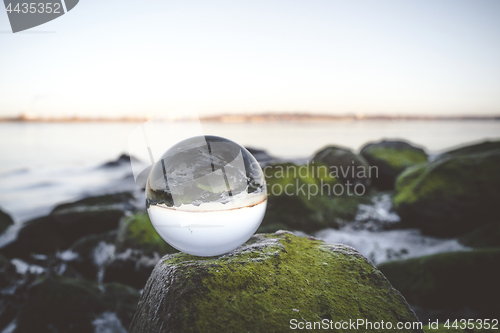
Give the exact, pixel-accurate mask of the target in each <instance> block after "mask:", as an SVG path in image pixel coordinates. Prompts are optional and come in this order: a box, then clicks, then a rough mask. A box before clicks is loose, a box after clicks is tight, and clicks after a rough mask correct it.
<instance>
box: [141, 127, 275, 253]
mask: <svg viewBox="0 0 500 333" xmlns="http://www.w3.org/2000/svg"><path fill="white" fill-rule="evenodd" d="M266 206H267V189H266V182H265V177H264V174H263V172H262V169H261V167H260V165H259V163H258V162H257V161H256V159H255V158H254V157H253V156H252V154H250V153H249V152H248V151H247V150H246V149H245V148H243V147H242V146H240V145H238V144H237V143H235V142H233V141H230V140H227V139H225V138H222V137H217V136H197V137H193V138H190V139H187V140H184V141H181V142H179V143H177V144H176V145H175V146H173V147H171V148H170V149H169V150H168V151H167V152H166V153H165V154H163V156H162V157H161V158H160V160H159V161H157V162H156V163H155V164H154V165H153V167H152V169H151V172H150V174H149V177H148V181H147V183H146V207H147V210H148V214H149V218H150V220H151V223H152V224H153V226H154V228H155V229H156V231H157V232H158V234H159V235H160V236H161V237H162V238H163V239H164V240H165V241H166V242H167V243H169V244H170V245H172V246H173V247H175V248H176V249H178V250H179V251H182V252H186V253H189V254H193V255H196V256H216V255H221V254H224V253H227V252H229V251H231V250H233V249H235V248H237V247H238V246H240V245H241V244H243V243H245V242H246V241H247V240H248V239H249V238H250V237H251V236H252V235H253V234H254V233H255V231H256V230H257V229H258V228H259V225H260V223H261V222H262V219H263V218H264V214H265V211H266Z"/></svg>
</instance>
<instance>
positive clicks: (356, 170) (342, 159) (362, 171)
mask: <svg viewBox="0 0 500 333" xmlns="http://www.w3.org/2000/svg"><path fill="white" fill-rule="evenodd" d="M311 162H313V163H318V162H320V163H323V164H324V165H325V166H326V167H327V168H328V170H329V172H330V174H331V175H333V177H335V178H337V179H338V180H340V181H342V182H343V183H346V182H348V181H349V182H351V183H354V184H358V183H359V184H363V185H364V186H369V185H370V183H371V180H370V177H369V172H370V170H369V166H368V162H366V160H365V159H364V158H363V157H362V156H361V155H357V154H354V153H353V152H352V151H351V150H350V149H346V148H342V147H336V146H328V147H325V148H323V149H321V150H320V151H318V152H317V153H316V154H314V157H313V158H312V160H311Z"/></svg>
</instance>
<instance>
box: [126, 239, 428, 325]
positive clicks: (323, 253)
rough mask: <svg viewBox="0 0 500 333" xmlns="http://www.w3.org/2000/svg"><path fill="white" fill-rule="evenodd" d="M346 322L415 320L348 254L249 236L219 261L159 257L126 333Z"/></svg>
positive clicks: (310, 243)
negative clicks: (242, 243)
mask: <svg viewBox="0 0 500 333" xmlns="http://www.w3.org/2000/svg"><path fill="white" fill-rule="evenodd" d="M349 318H357V319H366V320H370V321H381V320H384V321H385V322H392V323H396V322H408V321H411V322H413V321H417V320H418V319H417V318H416V316H415V315H414V313H413V312H412V311H411V309H410V308H409V306H408V304H407V303H406V301H405V300H404V298H403V297H402V296H401V295H400V294H399V292H398V291H397V290H395V289H394V288H393V287H392V286H391V285H390V283H389V282H388V281H387V280H386V279H385V277H384V276H383V275H382V274H381V273H380V272H379V271H378V269H376V268H375V267H374V266H373V265H372V264H371V263H370V262H369V261H368V260H367V259H365V258H364V257H363V256H361V255H360V254H359V253H358V252H357V251H356V250H354V249H352V248H350V247H347V246H344V245H334V244H327V243H324V242H322V241H319V240H315V239H313V238H303V237H297V236H294V235H292V234H290V233H288V232H284V231H279V232H277V233H275V234H258V235H255V236H253V237H252V238H251V239H250V240H249V241H248V242H247V243H246V244H244V245H242V246H241V247H239V248H238V249H236V250H234V251H232V252H230V253H228V254H225V255H222V256H219V257H212V258H204V257H195V256H191V255H187V254H184V253H177V254H171V255H167V256H165V257H164V258H163V259H162V260H161V261H160V262H159V263H158V264H157V265H156V267H155V269H154V271H153V273H152V274H151V277H150V278H149V280H148V283H147V285H146V287H145V289H144V291H143V293H142V296H141V299H140V301H139V304H138V307H137V312H136V314H135V315H134V319H133V322H132V324H131V327H130V332H133V333H139V332H221V331H224V332H227V331H230V332H243V331H245V332H282V331H288V330H289V329H290V325H291V322H292V321H291V320H293V319H295V320H297V322H302V321H306V320H307V321H310V322H314V321H321V320H326V321H328V322H329V321H330V320H332V321H333V322H337V321H341V320H348V319H349ZM369 332H375V331H371V330H369ZM399 332H423V331H422V330H421V329H420V330H414V331H412V330H407V331H405V330H400V331H399Z"/></svg>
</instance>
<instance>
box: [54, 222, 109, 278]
mask: <svg viewBox="0 0 500 333" xmlns="http://www.w3.org/2000/svg"><path fill="white" fill-rule="evenodd" d="M116 235H117V232H116V231H114V230H113V231H109V232H106V233H102V234H97V235H90V236H85V237H82V238H80V239H79V240H78V241H76V242H75V243H74V244H73V245H72V246H71V247H70V248H69V249H68V250H67V251H65V252H63V253H60V254H59V257H60V258H61V259H62V260H64V261H66V263H67V265H69V266H70V267H72V268H73V269H75V270H76V271H77V272H78V273H79V274H80V275H81V276H83V277H85V278H86V279H89V280H94V281H96V280H99V277H98V274H99V271H100V270H101V269H103V266H104V264H105V263H106V262H107V261H108V260H109V259H110V258H111V257H112V256H113V254H114V252H115V241H116Z"/></svg>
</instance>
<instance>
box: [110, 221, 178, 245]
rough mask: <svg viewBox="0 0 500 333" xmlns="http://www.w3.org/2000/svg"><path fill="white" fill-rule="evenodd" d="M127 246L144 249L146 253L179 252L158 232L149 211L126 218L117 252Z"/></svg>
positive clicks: (121, 226) (119, 233)
mask: <svg viewBox="0 0 500 333" xmlns="http://www.w3.org/2000/svg"><path fill="white" fill-rule="evenodd" d="M127 248H132V249H139V250H142V251H143V252H144V253H145V254H152V253H154V252H157V253H158V254H160V255H163V254H167V253H175V252H178V251H177V250H176V249H174V248H173V247H171V246H170V245H169V244H168V243H166V242H165V241H164V240H163V239H162V238H161V237H160V235H158V233H157V232H156V230H155V229H154V227H153V225H152V224H151V221H150V220H149V216H148V214H147V213H144V212H143V213H136V214H134V215H131V216H129V217H127V218H125V219H124V220H123V221H122V222H121V223H120V227H119V229H118V236H117V240H116V250H117V252H121V251H124V250H125V249H127Z"/></svg>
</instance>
